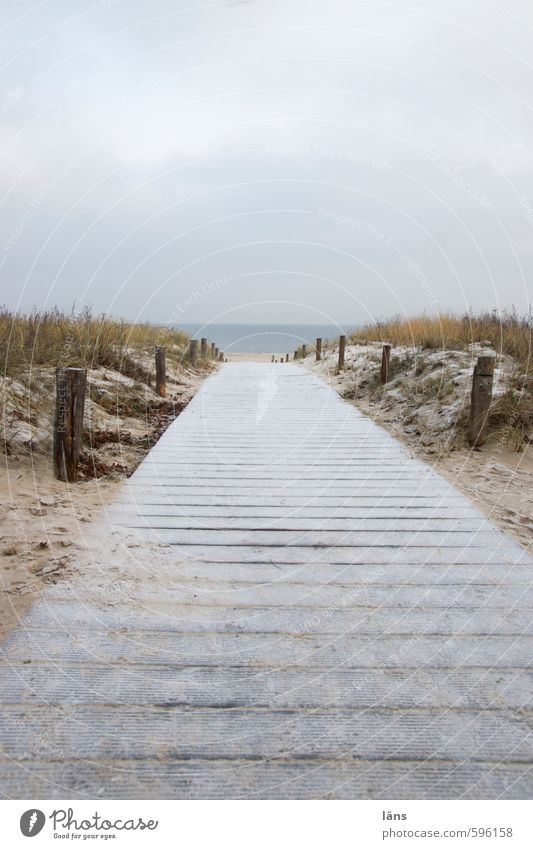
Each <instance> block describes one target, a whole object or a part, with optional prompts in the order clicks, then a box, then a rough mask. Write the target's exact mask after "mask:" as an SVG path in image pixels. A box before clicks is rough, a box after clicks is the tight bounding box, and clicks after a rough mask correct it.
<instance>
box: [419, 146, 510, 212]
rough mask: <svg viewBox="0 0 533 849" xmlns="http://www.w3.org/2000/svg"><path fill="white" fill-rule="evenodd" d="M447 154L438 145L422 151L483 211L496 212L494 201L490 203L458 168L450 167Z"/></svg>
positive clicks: (483, 193) (427, 147)
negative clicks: (445, 156)
mask: <svg viewBox="0 0 533 849" xmlns="http://www.w3.org/2000/svg"><path fill="white" fill-rule="evenodd" d="M445 153H446V150H445V148H443V147H439V146H438V145H437V144H433V143H430V144H427V145H426V147H425V148H424V149H423V151H422V155H423V156H424V157H426V158H427V159H429V161H430V162H431V163H432V164H433V165H434V166H435V167H436V168H437V169H438V170H439V171H441V173H443V174H445V175H446V176H447V177H449V178H450V180H452V182H453V183H455V185H456V186H459V188H460V189H462V190H463V191H464V192H465V193H466V194H467V195H470V197H472V198H473V199H474V200H475V201H477V202H478V203H479V205H480V206H482V207H483V209H486V210H487V211H488V212H494V210H495V209H496V206H495V205H494V203H492V201H490V200H489V199H488V197H487V195H486V194H485V192H482V191H481V190H480V189H478V188H476V187H475V186H474V185H472V183H469V182H468V181H467V180H465V178H464V177H463V176H462V175H461V174H460V172H459V169H458V168H457V167H456V166H453V165H450V164H449V163H448V162H446V161H445V159H444V155H445Z"/></svg>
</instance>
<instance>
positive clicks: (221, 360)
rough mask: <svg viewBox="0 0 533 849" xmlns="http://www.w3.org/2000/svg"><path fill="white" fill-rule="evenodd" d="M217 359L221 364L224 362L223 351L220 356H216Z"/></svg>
mask: <svg viewBox="0 0 533 849" xmlns="http://www.w3.org/2000/svg"><path fill="white" fill-rule="evenodd" d="M218 359H219V361H220V362H221V363H223V362H224V353H223V351H221V352H220V354H219V355H218Z"/></svg>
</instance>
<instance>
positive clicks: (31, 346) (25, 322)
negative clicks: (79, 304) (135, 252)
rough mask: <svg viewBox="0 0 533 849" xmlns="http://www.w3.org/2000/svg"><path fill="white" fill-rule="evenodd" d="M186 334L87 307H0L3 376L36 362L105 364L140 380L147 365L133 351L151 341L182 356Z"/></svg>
mask: <svg viewBox="0 0 533 849" xmlns="http://www.w3.org/2000/svg"><path fill="white" fill-rule="evenodd" d="M187 343H188V337H187V335H186V334H185V333H183V332H182V331H179V330H174V329H173V328H170V327H158V326H156V325H150V324H132V323H130V322H126V321H120V320H116V319H112V318H109V317H107V316H96V315H93V313H92V312H91V310H90V309H88V308H87V309H84V310H82V311H81V312H72V313H64V312H61V311H60V310H58V309H51V310H43V311H40V312H37V311H34V312H32V313H31V314H30V315H20V314H18V313H13V312H11V311H10V310H7V309H5V308H2V309H0V357H1V363H2V373H3V374H4V376H9V377H16V376H18V375H21V374H26V373H28V372H30V371H32V370H33V369H36V368H39V367H40V366H50V367H54V368H56V367H59V366H77V367H82V368H89V369H95V368H110V369H114V370H115V371H118V372H120V373H121V374H125V375H127V376H128V377H132V378H134V379H136V380H139V381H141V382H143V383H144V382H146V381H147V379H148V374H147V372H146V369H144V368H143V366H142V365H141V364H140V363H139V362H138V361H137V359H136V357H135V354H136V352H138V351H143V350H146V349H148V348H153V347H154V346H156V345H162V346H163V345H164V346H167V349H168V350H167V356H170V357H171V358H173V359H174V360H175V361H180V360H182V359H183V358H184V357H185V356H186V347H187Z"/></svg>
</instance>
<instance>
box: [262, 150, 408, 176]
mask: <svg viewBox="0 0 533 849" xmlns="http://www.w3.org/2000/svg"><path fill="white" fill-rule="evenodd" d="M264 152H265V153H268V154H278V155H281V156H322V157H324V158H328V159H339V160H341V161H343V162H350V163H351V164H352V165H358V166H361V167H366V168H370V169H372V170H373V171H384V172H386V173H388V174H391V173H392V172H393V170H394V166H393V165H392V164H391V163H390V162H387V160H386V159H376V157H374V156H368V155H367V154H365V153H360V152H359V151H357V150H351V149H350V148H348V147H328V146H327V145H323V144H265V146H264Z"/></svg>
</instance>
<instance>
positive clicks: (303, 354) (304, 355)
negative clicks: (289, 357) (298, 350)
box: [302, 345, 307, 360]
mask: <svg viewBox="0 0 533 849" xmlns="http://www.w3.org/2000/svg"><path fill="white" fill-rule="evenodd" d="M306 357H307V345H302V359H303V360H305V358H306Z"/></svg>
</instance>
